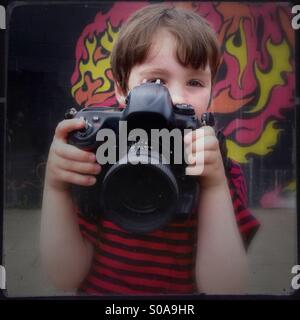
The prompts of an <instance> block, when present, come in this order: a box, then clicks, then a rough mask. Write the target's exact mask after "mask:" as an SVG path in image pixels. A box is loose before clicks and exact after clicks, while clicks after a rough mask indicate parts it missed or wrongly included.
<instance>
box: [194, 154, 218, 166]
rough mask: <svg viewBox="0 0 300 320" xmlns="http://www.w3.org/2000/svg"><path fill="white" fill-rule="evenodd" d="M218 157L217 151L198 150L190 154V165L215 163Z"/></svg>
mask: <svg viewBox="0 0 300 320" xmlns="http://www.w3.org/2000/svg"><path fill="white" fill-rule="evenodd" d="M217 159H218V155H217V153H216V151H210V150H205V151H202V152H197V153H196V154H190V155H189V156H188V164H189V165H203V164H212V163H215V162H216V161H217Z"/></svg>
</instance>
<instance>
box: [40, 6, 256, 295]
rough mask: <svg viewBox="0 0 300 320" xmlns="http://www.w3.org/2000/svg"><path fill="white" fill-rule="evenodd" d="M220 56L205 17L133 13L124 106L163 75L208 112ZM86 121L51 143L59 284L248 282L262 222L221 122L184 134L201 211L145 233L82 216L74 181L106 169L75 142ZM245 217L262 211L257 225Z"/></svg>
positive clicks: (87, 181)
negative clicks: (228, 152)
mask: <svg viewBox="0 0 300 320" xmlns="http://www.w3.org/2000/svg"><path fill="white" fill-rule="evenodd" d="M219 60H220V57H219V48H218V44H217V41H216V37H215V34H214V32H213V31H212V30H211V29H210V27H209V26H208V24H207V22H206V21H205V20H204V19H203V18H202V17H200V16H199V15H197V14H196V13H193V12H191V11H187V10H184V9H176V8H168V7H166V6H165V5H161V4H160V5H150V6H148V7H145V8H143V9H141V10H139V11H137V12H136V13H135V14H133V15H132V16H131V17H130V18H129V20H128V21H127V23H126V24H125V25H123V26H122V29H121V31H120V34H119V38H118V40H117V41H116V43H115V46H114V49H113V52H112V57H111V62H112V71H113V76H114V80H115V93H116V97H117V99H118V101H119V103H120V105H123V106H124V105H125V97H126V96H127V94H128V91H129V90H131V89H132V88H133V87H135V86H137V85H139V84H141V83H143V82H154V81H156V80H157V79H159V80H160V81H161V83H163V84H164V85H165V86H166V87H167V88H168V90H169V92H170V95H171V98H172V101H173V103H174V104H178V103H188V104H191V105H193V106H194V108H195V112H196V114H197V116H198V117H199V118H200V117H201V115H202V113H203V112H205V111H206V110H207V108H208V107H209V105H210V101H211V94H212V84H213V82H214V79H215V75H216V72H217V68H218V64H219ZM83 126H84V123H83V121H82V120H79V119H72V120H64V121H62V122H61V123H59V124H58V126H57V128H56V132H55V135H54V139H53V142H52V145H51V147H50V152H49V158H48V163H47V169H46V177H45V188H44V199H43V209H42V222H41V252H42V258H43V263H44V265H45V268H46V269H47V270H48V273H49V275H50V277H51V278H52V280H53V282H54V284H56V285H57V286H58V287H59V288H62V289H65V290H76V289H77V290H78V292H82V293H83V292H84V293H87V294H155V293H179V294H182V293H193V292H205V293H223V294H228V293H241V292H243V290H244V289H245V278H246V273H247V272H246V270H247V259H246V253H245V248H244V245H243V241H242V240H244V243H245V244H247V243H248V242H249V241H250V238H251V237H252V236H253V234H254V232H255V231H256V229H257V226H258V223H257V221H256V220H255V219H254V218H253V217H252V216H251V214H250V213H249V211H248V210H247V209H246V203H245V195H244V193H243V190H244V189H243V188H244V182H243V179H242V175H241V172H240V170H239V167H238V166H236V165H234V164H232V163H229V166H228V168H227V170H226V171H227V172H226V173H225V169H224V165H223V161H222V156H221V152H220V148H219V142H218V139H217V138H216V135H215V132H214V129H213V128H212V127H209V126H204V127H202V128H200V129H197V130H195V131H193V132H192V133H190V134H188V135H186V136H185V138H184V142H185V144H186V147H187V150H191V152H190V154H189V157H188V159H189V165H188V167H187V169H186V174H188V175H196V176H199V184H200V190H201V192H200V196H199V201H198V202H199V205H198V207H197V209H196V210H195V212H194V213H193V215H192V217H191V219H177V220H174V221H172V222H171V223H170V224H169V225H167V226H166V227H164V228H161V229H159V230H155V231H153V232H151V233H148V234H145V235H135V234H131V233H128V232H126V231H125V230H122V229H121V228H120V227H118V226H117V225H115V224H114V223H113V222H112V221H109V220H105V219H99V223H98V224H97V225H96V224H91V223H89V222H87V221H86V220H85V219H84V217H81V216H80V214H79V223H78V215H77V214H78V212H76V209H75V206H74V204H73V202H72V200H71V196H70V189H69V187H70V185H71V184H77V185H82V186H90V185H93V184H94V183H95V182H96V178H95V175H97V174H99V173H100V171H101V167H100V165H99V164H98V163H96V157H95V154H93V153H91V152H87V151H83V150H80V149H78V148H76V147H74V146H71V145H68V144H67V135H68V133H70V132H72V131H74V130H78V129H80V128H82V127H83ZM199 139H204V143H200V144H199V143H196V142H197V141H198V140H199ZM201 159H203V161H202V160H201ZM201 161H202V162H201ZM226 174H227V177H226ZM227 179H228V180H227ZM245 218H246V220H247V222H249V220H250V221H252V223H251V224H250V226H251V227H250V228H248V229H247V228H243V221H245V220H244V219H245ZM237 221H238V223H237ZM238 224H239V226H238ZM248 226H249V224H248ZM239 230H240V232H239ZM242 231H243V232H242ZM241 233H242V236H241Z"/></svg>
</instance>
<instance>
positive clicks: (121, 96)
mask: <svg viewBox="0 0 300 320" xmlns="http://www.w3.org/2000/svg"><path fill="white" fill-rule="evenodd" d="M115 95H116V99H117V100H118V102H119V104H120V105H121V106H122V107H125V104H126V103H125V99H126V95H125V94H124V93H123V90H122V88H121V87H120V85H119V83H117V82H115Z"/></svg>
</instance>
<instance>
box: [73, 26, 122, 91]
mask: <svg viewBox="0 0 300 320" xmlns="http://www.w3.org/2000/svg"><path fill="white" fill-rule="evenodd" d="M117 35H118V31H116V32H114V30H113V28H112V26H111V24H110V22H109V21H108V22H107V28H106V31H105V32H104V34H103V35H102V37H101V38H100V40H99V43H100V45H101V47H103V48H104V49H106V50H107V51H108V52H111V51H112V47H113V44H114V41H115V39H116V37H117ZM85 46H86V49H87V51H88V60H87V62H84V61H81V62H80V64H79V71H80V75H81V77H80V81H78V82H77V83H76V84H75V85H74V86H73V87H72V91H71V92H72V95H73V96H74V95H75V92H76V91H77V90H78V89H79V88H81V87H82V86H83V84H84V76H85V74H86V73H87V72H89V73H90V74H91V77H92V79H93V80H97V79H102V81H103V83H102V85H101V86H100V87H99V88H98V89H97V91H96V93H100V92H106V91H108V90H110V88H111V82H110V80H109V79H108V78H107V76H106V72H107V70H109V69H110V56H108V57H105V58H103V59H100V60H98V61H97V62H95V61H94V59H93V56H94V52H95V50H96V49H97V47H98V45H97V37H96V36H94V37H93V39H92V40H89V39H88V38H87V39H86V40H85Z"/></svg>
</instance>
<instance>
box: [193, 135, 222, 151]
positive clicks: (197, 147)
mask: <svg viewBox="0 0 300 320" xmlns="http://www.w3.org/2000/svg"><path fill="white" fill-rule="evenodd" d="M218 148H219V140H218V138H217V137H216V136H204V137H202V138H200V139H197V140H195V141H193V143H192V147H191V150H192V152H198V151H203V150H205V151H206V150H217V149H218Z"/></svg>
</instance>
